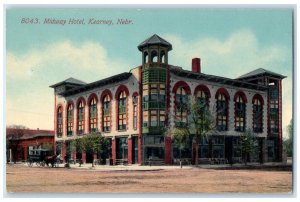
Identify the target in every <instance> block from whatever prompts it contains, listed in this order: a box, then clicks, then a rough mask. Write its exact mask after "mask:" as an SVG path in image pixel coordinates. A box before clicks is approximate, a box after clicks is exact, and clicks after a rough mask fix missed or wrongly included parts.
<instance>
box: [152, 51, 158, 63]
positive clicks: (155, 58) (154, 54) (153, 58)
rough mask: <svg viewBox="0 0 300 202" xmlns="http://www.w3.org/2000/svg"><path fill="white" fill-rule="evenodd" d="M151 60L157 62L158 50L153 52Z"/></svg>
mask: <svg viewBox="0 0 300 202" xmlns="http://www.w3.org/2000/svg"><path fill="white" fill-rule="evenodd" d="M151 62H157V52H156V51H152V52H151Z"/></svg>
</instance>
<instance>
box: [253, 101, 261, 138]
mask: <svg viewBox="0 0 300 202" xmlns="http://www.w3.org/2000/svg"><path fill="white" fill-rule="evenodd" d="M262 119H263V106H262V98H260V97H259V96H256V97H254V99H253V131H254V132H255V133H261V132H263V123H262Z"/></svg>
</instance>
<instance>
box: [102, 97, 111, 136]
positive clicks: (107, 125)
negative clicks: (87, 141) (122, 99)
mask: <svg viewBox="0 0 300 202" xmlns="http://www.w3.org/2000/svg"><path fill="white" fill-rule="evenodd" d="M110 108H111V99H110V96H109V95H106V96H105V97H104V99H103V110H102V125H103V131H104V132H109V131H110V129H111V114H110Z"/></svg>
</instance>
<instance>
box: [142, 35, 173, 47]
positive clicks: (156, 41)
mask: <svg viewBox="0 0 300 202" xmlns="http://www.w3.org/2000/svg"><path fill="white" fill-rule="evenodd" d="M149 45H161V46H165V47H167V48H168V51H170V50H172V44H170V43H169V42H167V41H166V40H164V39H163V38H161V37H160V36H158V35H157V34H154V35H153V36H151V37H149V38H148V39H146V40H145V41H143V42H142V43H140V45H138V49H139V50H140V51H141V50H143V48H144V47H146V46H149Z"/></svg>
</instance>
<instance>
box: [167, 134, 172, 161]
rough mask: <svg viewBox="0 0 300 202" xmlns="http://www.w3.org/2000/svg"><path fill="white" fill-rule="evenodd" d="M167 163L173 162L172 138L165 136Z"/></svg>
mask: <svg viewBox="0 0 300 202" xmlns="http://www.w3.org/2000/svg"><path fill="white" fill-rule="evenodd" d="M165 164H172V139H171V137H165Z"/></svg>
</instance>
